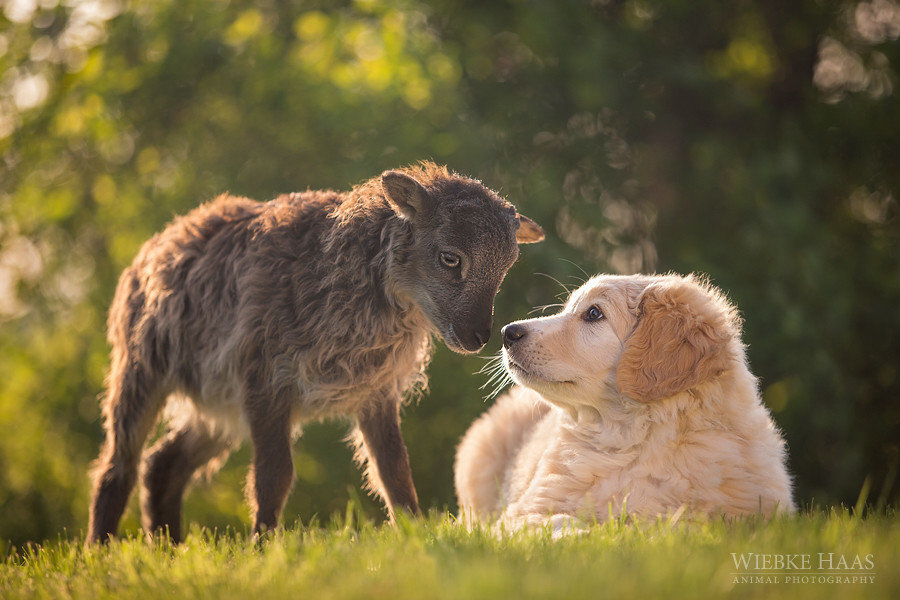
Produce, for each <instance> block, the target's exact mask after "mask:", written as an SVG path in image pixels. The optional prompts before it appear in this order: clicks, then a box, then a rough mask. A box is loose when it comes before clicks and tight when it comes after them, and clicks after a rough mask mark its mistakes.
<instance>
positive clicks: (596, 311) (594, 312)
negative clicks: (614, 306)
mask: <svg viewBox="0 0 900 600" xmlns="http://www.w3.org/2000/svg"><path fill="white" fill-rule="evenodd" d="M602 318H603V311H602V310H600V307H599V306H597V305H596V304H594V305H592V306H591V307H590V308H589V309H587V310H586V311H584V320H585V321H588V322H590V321H599V320H600V319H602Z"/></svg>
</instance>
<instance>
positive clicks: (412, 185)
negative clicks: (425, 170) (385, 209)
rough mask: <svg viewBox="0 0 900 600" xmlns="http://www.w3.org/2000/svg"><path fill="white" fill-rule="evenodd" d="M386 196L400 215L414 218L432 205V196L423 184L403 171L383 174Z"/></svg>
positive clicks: (405, 217)
mask: <svg viewBox="0 0 900 600" xmlns="http://www.w3.org/2000/svg"><path fill="white" fill-rule="evenodd" d="M381 187H382V188H383V189H384V197H385V199H386V200H387V201H388V204H390V205H391V208H393V209H394V212H396V213H397V214H398V215H400V216H401V217H403V218H404V219H412V218H413V217H415V216H416V214H418V213H422V212H424V211H425V210H427V209H428V208H429V207H430V206H431V196H429V195H428V191H427V190H426V189H425V188H424V187H422V184H421V183H419V182H418V181H416V180H415V179H413V178H412V177H410V176H409V175H407V174H406V173H403V172H401V171H385V172H384V173H382V174H381Z"/></svg>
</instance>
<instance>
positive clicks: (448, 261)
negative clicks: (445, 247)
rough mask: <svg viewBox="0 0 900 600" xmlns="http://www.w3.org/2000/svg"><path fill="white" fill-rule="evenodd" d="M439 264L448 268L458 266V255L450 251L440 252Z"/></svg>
mask: <svg viewBox="0 0 900 600" xmlns="http://www.w3.org/2000/svg"><path fill="white" fill-rule="evenodd" d="M441 264H442V265H444V266H445V267H447V268H448V269H455V268H456V267H458V266H459V257H458V256H457V255H455V254H453V253H452V252H441Z"/></svg>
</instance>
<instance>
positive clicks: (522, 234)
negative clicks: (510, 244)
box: [516, 213, 544, 244]
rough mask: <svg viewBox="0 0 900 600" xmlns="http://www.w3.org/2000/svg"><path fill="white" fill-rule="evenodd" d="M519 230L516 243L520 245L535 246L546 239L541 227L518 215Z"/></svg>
mask: <svg viewBox="0 0 900 600" xmlns="http://www.w3.org/2000/svg"><path fill="white" fill-rule="evenodd" d="M516 220H517V221H518V222H519V228H518V229H516V242H518V243H520V244H534V243H536V242H540V241H541V240H543V239H544V230H543V229H541V226H540V225H538V224H537V223H535V222H534V221H532V220H531V219H529V218H528V217H526V216H525V215H520V214H519V213H516Z"/></svg>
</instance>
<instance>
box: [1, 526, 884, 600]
mask: <svg viewBox="0 0 900 600" xmlns="http://www.w3.org/2000/svg"><path fill="white" fill-rule="evenodd" d="M353 514H354V513H353V511H348V515H349V517H348V518H346V519H339V518H335V519H333V520H332V522H331V523H330V524H327V525H317V524H313V525H310V526H301V525H296V526H292V527H288V528H287V530H286V531H284V532H279V533H278V534H276V535H275V536H274V537H273V538H271V539H269V540H267V542H266V543H265V544H263V545H262V546H261V547H258V546H256V545H254V544H253V543H252V542H250V541H249V540H248V539H247V538H246V537H245V536H244V535H242V534H235V533H234V532H225V533H222V532H219V533H215V532H212V531H209V530H204V529H200V528H197V527H194V528H193V529H192V531H191V534H190V535H189V536H188V538H187V540H186V542H185V543H184V544H183V545H181V546H177V547H171V546H169V545H168V544H167V543H163V542H159V541H157V542H155V543H149V542H146V541H144V540H142V539H141V538H139V537H136V536H133V537H131V538H128V539H125V540H124V541H117V542H114V543H112V544H111V545H110V546H109V547H107V548H93V549H91V550H88V551H84V550H83V549H82V542H81V540H79V539H71V540H59V541H58V542H52V543H46V544H44V545H42V546H39V547H31V548H27V549H19V550H18V551H17V552H14V553H12V554H10V555H9V556H8V557H7V558H6V560H5V561H4V562H2V563H0V598H4V599H9V600H12V599H15V598H85V599H91V600H100V599H103V598H116V599H118V598H128V599H140V598H204V599H207V598H223V599H225V598H238V599H240V600H263V599H266V598H290V597H297V598H307V597H308V598H367V599H370V598H390V599H405V598H417V599H418V598H428V599H432V598H465V599H473V598H565V599H566V600H573V599H576V598H616V597H622V598H625V597H634V598H662V597H666V598H670V597H684V598H715V597H725V596H728V597H737V598H771V597H784V598H816V599H819V598H852V597H859V598H886V599H887V598H897V597H900V559H898V550H900V528H898V526H897V521H896V518H895V516H894V514H895V513H894V512H893V511H889V512H888V514H886V515H880V516H869V517H865V518H855V517H853V516H851V514H850V512H849V511H846V510H831V511H828V512H823V511H818V510H814V511H811V512H807V513H804V514H802V515H799V516H796V517H791V518H781V519H776V520H774V521H771V522H766V521H763V520H756V519H751V520H745V521H739V522H736V523H725V522H722V521H714V522H705V523H704V522H700V523H698V522H692V523H685V522H681V523H676V524H671V523H669V522H667V521H663V520H660V521H656V522H648V523H636V524H635V523H623V522H612V523H608V524H604V525H599V526H595V527H593V528H591V530H590V532H589V533H587V534H585V535H582V536H572V537H567V538H563V539H562V540H558V541H553V540H552V539H551V536H550V534H549V532H547V531H532V532H526V533H520V534H516V535H514V536H511V537H507V538H504V539H499V538H497V537H495V536H492V535H490V534H488V533H485V532H474V533H470V532H467V531H465V530H464V529H463V528H462V527H460V526H459V525H458V524H457V523H456V522H455V521H454V519H453V518H452V517H451V516H449V515H446V514H438V513H433V514H432V515H431V516H430V517H429V518H427V519H423V520H421V521H402V522H401V523H400V524H399V525H398V526H397V527H390V526H385V525H373V524H372V523H368V522H364V523H362V524H356V521H357V520H356V519H354V518H353ZM751 552H752V553H757V554H769V555H782V556H783V555H793V558H790V557H787V558H785V560H788V559H790V560H792V561H793V564H794V566H795V567H797V569H795V570H793V571H790V572H789V573H790V575H791V576H792V577H794V576H796V577H797V578H798V579H797V580H796V581H791V582H785V578H786V577H787V575H786V573H788V571H786V570H785V569H772V568H769V569H764V568H763V567H765V566H767V565H766V564H765V563H763V562H760V564H759V565H753V564H752V563H750V564H749V565H748V564H742V565H740V568H739V567H737V566H736V565H735V560H734V558H733V556H732V554H736V555H738V556H740V555H741V554H744V555H745V558H746V555H747V553H751ZM819 553H822V555H821V556H820V554H819ZM803 556H807V557H808V558H807V559H804V558H803ZM857 556H858V557H859V558H858V561H857V563H856V565H854V564H853V563H854V560H856V558H857ZM842 557H843V560H844V561H845V562H846V567H847V568H846V569H844V566H845V565H844V564H843V563H842V562H841V558H842ZM767 560H770V561H777V560H778V559H777V557H769V558H768V559H767ZM804 560H808V562H809V568H807V569H805V570H804V569H802V566H803V561H804ZM820 560H825V566H826V567H827V566H828V561H829V560H830V561H831V566H832V567H833V568H834V569H835V571H834V572H836V573H839V575H838V576H837V579H838V581H840V580H841V579H843V578H845V577H846V578H852V577H853V575H851V574H849V571H854V572H855V573H859V572H863V573H864V575H861V576H860V575H857V576H856V577H857V583H847V582H835V577H836V576H835V575H830V576H820V575H810V574H809V573H810V572H815V573H820V572H821V569H820V567H822V565H821V564H820ZM774 565H775V563H774V562H773V563H772V565H768V566H769V567H771V566H774ZM757 567H758V568H757ZM854 567H855V568H854ZM771 571H775V572H776V574H767V573H770V572H771ZM735 572H741V573H747V572H750V573H752V575H749V576H747V575H734V574H733V573H735ZM804 572H806V573H807V574H806V575H804V574H803V573H804ZM746 577H749V578H751V579H744V580H742V579H741V578H746ZM804 577H805V578H806V583H804V582H803V581H804V580H803V578H804ZM829 577H830V579H828V578H829ZM869 577H871V578H872V579H873V581H872V582H865V583H860V582H859V580H861V579H863V578H869ZM756 578H759V579H761V580H762V582H757V581H756ZM767 578H768V581H771V582H766V579H767ZM820 578H823V579H820Z"/></svg>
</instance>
